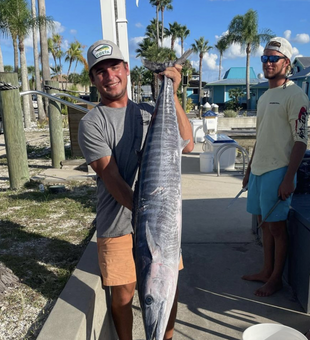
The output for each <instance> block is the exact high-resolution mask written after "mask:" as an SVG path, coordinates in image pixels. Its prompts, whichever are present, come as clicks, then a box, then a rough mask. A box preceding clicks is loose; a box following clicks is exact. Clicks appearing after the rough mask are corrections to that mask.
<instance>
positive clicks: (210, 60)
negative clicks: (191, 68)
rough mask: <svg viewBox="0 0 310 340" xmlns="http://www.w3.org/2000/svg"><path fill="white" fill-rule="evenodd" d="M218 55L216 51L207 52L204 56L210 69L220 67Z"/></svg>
mask: <svg viewBox="0 0 310 340" xmlns="http://www.w3.org/2000/svg"><path fill="white" fill-rule="evenodd" d="M217 58H218V56H217V55H216V54H215V53H206V54H205V55H204V56H203V61H204V62H205V64H206V65H207V67H208V69H210V70H216V69H218V68H219V67H218V65H216V60H217Z"/></svg>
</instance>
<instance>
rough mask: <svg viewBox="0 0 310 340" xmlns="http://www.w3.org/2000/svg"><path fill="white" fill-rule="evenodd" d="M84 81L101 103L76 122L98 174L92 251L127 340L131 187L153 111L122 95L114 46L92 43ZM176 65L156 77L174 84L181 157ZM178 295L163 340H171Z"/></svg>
mask: <svg viewBox="0 0 310 340" xmlns="http://www.w3.org/2000/svg"><path fill="white" fill-rule="evenodd" d="M87 59H88V66H89V76H90V79H91V82H92V84H93V85H95V86H96V88H97V90H98V92H99V93H100V97H101V99H100V103H99V104H98V105H97V106H96V107H95V108H94V109H92V110H91V111H90V112H89V113H87V114H86V115H85V116H84V117H83V119H82V120H81V122H80V126H79V144H80V147H81V149H82V151H83V154H84V157H85V159H86V161H87V163H88V164H90V166H91V167H92V168H93V169H94V171H95V172H96V174H97V187H98V191H97V197H98V203H97V216H96V229H97V246H98V258H99V266H100V270H101V274H102V279H103V284H104V285H105V286H111V294H112V307H111V308H112V316H113V320H114V324H115V328H116V331H117V334H118V336H119V339H120V340H132V323H133V314H132V308H131V305H132V300H133V296H134V292H135V287H136V281H137V278H136V269H135V261H134V256H133V228H132V213H131V212H132V209H133V195H134V194H133V186H134V182H135V180H136V176H137V169H138V162H139V151H141V149H142V146H143V142H144V140H145V137H146V134H147V130H148V126H149V123H150V120H151V116H152V113H153V111H154V106H152V105H149V104H147V103H140V104H136V103H134V102H132V101H131V100H129V98H128V95H127V77H128V75H129V74H130V71H129V68H128V64H127V63H126V61H125V60H124V57H123V55H122V53H121V51H120V49H119V47H118V46H117V45H115V44H114V43H113V42H111V41H108V40H99V41H97V42H95V43H94V44H93V45H92V46H91V47H90V48H89V50H88V53H87ZM181 69H182V67H181V66H180V65H175V66H172V67H168V68H167V69H166V70H164V71H163V72H162V73H161V74H162V75H164V76H166V77H168V78H170V79H171V80H172V81H173V93H174V102H175V110H176V115H177V122H178V127H179V132H180V135H181V137H182V138H183V140H188V141H189V142H188V144H187V145H186V146H185V147H184V149H183V152H184V153H186V152H190V151H192V149H193V146H194V144H193V136H192V129H191V125H190V122H189V120H188V118H187V116H186V114H185V112H184V111H183V109H182V107H181V105H180V103H179V101H178V99H177V95H176V93H177V89H178V87H179V84H180V81H181ZM176 313H177V293H176V294H175V300H174V303H173V307H172V310H171V314H170V319H169V322H168V326H167V328H166V332H165V336H164V338H163V339H164V340H168V339H172V335H173V329H174V322H175V318H176Z"/></svg>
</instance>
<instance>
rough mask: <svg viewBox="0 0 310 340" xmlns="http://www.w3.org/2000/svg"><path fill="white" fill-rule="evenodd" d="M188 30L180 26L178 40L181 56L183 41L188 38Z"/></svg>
mask: <svg viewBox="0 0 310 340" xmlns="http://www.w3.org/2000/svg"><path fill="white" fill-rule="evenodd" d="M189 34H190V30H189V29H188V28H187V27H186V25H184V26H180V29H179V35H178V38H180V39H181V55H183V53H184V40H185V39H186V38H187V37H188V36H189Z"/></svg>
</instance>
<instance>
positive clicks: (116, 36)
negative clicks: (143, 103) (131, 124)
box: [100, 0, 133, 99]
mask: <svg viewBox="0 0 310 340" xmlns="http://www.w3.org/2000/svg"><path fill="white" fill-rule="evenodd" d="M132 1H133V0H132ZM100 8H101V23H102V36H103V39H107V40H111V41H113V42H114V43H115V44H116V45H118V46H119V48H120V50H121V51H122V53H123V55H124V58H125V61H127V63H128V68H129V69H130V65H129V47H128V31H127V19H126V0H100ZM127 92H128V97H129V98H130V99H131V81H130V75H129V76H128V84H127Z"/></svg>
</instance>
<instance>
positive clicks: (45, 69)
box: [38, 0, 51, 112]
mask: <svg viewBox="0 0 310 340" xmlns="http://www.w3.org/2000/svg"><path fill="white" fill-rule="evenodd" d="M38 7H39V16H43V17H45V16H46V10H45V0H38ZM40 45H41V64H42V74H43V84H44V83H45V82H46V81H48V80H50V79H51V74H50V66H49V60H48V46H47V32H46V24H45V23H44V24H42V25H40ZM44 105H45V112H47V110H48V99H47V98H45V100H44Z"/></svg>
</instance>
